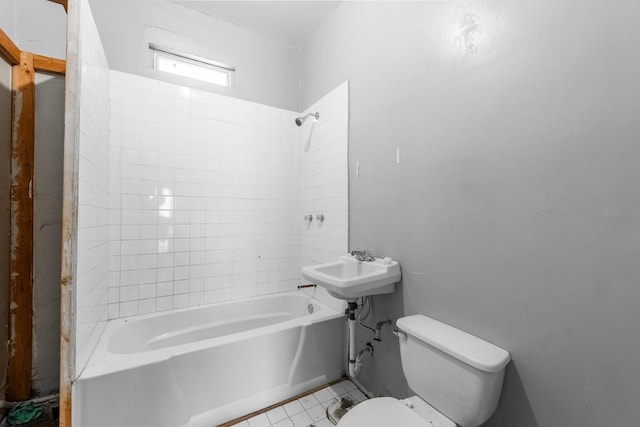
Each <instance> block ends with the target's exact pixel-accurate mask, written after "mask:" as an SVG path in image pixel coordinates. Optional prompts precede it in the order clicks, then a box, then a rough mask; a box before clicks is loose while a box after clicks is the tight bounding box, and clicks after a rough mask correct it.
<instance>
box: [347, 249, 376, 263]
mask: <svg viewBox="0 0 640 427" xmlns="http://www.w3.org/2000/svg"><path fill="white" fill-rule="evenodd" d="M351 256H353V257H355V259H357V260H358V261H359V262H362V261H366V262H372V261H375V259H376V258H375V257H374V256H373V251H372V250H371V249H354V250H352V251H351Z"/></svg>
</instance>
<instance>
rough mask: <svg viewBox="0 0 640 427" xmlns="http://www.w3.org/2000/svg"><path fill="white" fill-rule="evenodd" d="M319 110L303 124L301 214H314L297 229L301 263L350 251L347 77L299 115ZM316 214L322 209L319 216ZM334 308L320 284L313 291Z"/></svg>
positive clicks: (340, 303)
mask: <svg viewBox="0 0 640 427" xmlns="http://www.w3.org/2000/svg"><path fill="white" fill-rule="evenodd" d="M316 112H319V113H320V119H319V120H318V121H313V119H311V118H310V119H308V120H307V121H306V122H305V123H304V125H303V126H302V128H301V134H300V147H301V149H302V153H301V156H300V166H301V170H300V183H301V188H302V191H301V192H300V205H299V209H300V211H301V213H300V218H304V216H305V215H312V218H313V219H312V221H311V222H305V223H304V225H303V231H302V233H301V234H300V255H301V259H300V262H301V267H304V266H306V265H311V264H318V263H323V262H327V261H332V260H335V259H336V258H337V257H338V256H340V255H343V254H345V253H347V252H348V237H349V233H348V232H349V228H348V226H349V215H348V213H349V198H348V194H349V191H348V190H349V174H348V162H347V159H348V139H349V82H348V81H346V82H344V83H342V84H341V85H340V86H338V87H337V88H336V89H334V90H333V91H331V92H330V93H329V94H327V95H325V96H324V97H323V98H322V99H320V100H319V101H318V102H316V103H315V104H313V105H312V106H311V107H309V108H308V109H307V110H306V111H304V113H302V114H303V115H306V114H308V113H313V114H315V113H316ZM318 215H323V217H324V220H323V221H320V220H319V219H318ZM313 293H314V296H315V297H316V298H318V299H319V300H321V301H323V302H325V303H327V304H329V305H330V306H333V307H334V308H336V309H340V308H341V307H342V302H338V301H337V300H335V298H333V297H331V296H329V295H328V294H327V293H326V292H325V291H324V289H321V288H318V289H315V290H314V291H313Z"/></svg>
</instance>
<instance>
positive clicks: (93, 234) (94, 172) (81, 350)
mask: <svg viewBox="0 0 640 427" xmlns="http://www.w3.org/2000/svg"><path fill="white" fill-rule="evenodd" d="M79 7H80V34H79V40H80V43H81V46H80V52H79V54H78V60H79V61H80V66H81V71H80V89H79V90H80V94H79V97H78V99H81V103H80V117H79V141H78V144H79V148H78V150H79V153H78V237H77V239H78V240H77V276H76V283H77V285H76V290H75V292H76V374H79V373H80V372H81V371H82V369H83V367H84V366H85V364H86V362H87V360H88V359H89V356H90V355H91V352H92V351H93V349H94V347H95V345H96V343H97V342H98V340H99V339H100V336H101V335H102V331H103V330H104V327H105V325H106V322H107V320H108V313H107V290H108V274H109V268H108V265H109V161H110V159H109V115H110V114H109V68H108V65H107V59H106V57H105V54H104V51H103V49H102V44H101V43H100V37H99V36H98V30H97V29H96V26H95V23H94V21H93V17H92V15H91V10H90V8H89V3H88V2H87V1H84V0H83V1H82V2H79Z"/></svg>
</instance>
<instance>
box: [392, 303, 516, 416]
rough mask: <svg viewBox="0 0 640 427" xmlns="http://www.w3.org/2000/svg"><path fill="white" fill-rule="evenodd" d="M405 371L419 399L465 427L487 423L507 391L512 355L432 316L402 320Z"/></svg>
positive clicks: (400, 335)
mask: <svg viewBox="0 0 640 427" xmlns="http://www.w3.org/2000/svg"><path fill="white" fill-rule="evenodd" d="M396 325H397V326H398V329H399V330H400V331H402V332H404V333H405V334H406V335H405V334H402V333H400V334H398V336H399V337H400V356H401V359H402V370H403V371H404V375H405V377H406V378H407V382H408V384H409V387H410V388H411V390H413V392H415V393H416V394H417V395H418V396H419V397H421V398H422V399H423V400H425V401H426V402H427V403H429V404H430V405H431V406H433V407H434V408H436V409H437V410H438V411H440V412H441V413H442V414H444V415H445V416H447V418H449V419H451V420H452V421H454V422H455V423H456V424H458V425H460V426H462V427H475V426H480V425H482V424H483V423H484V422H485V421H487V420H488V419H489V417H491V415H493V413H494V412H495V410H496V407H497V406H498V400H499V399H500V393H501V391H502V380H503V378H504V369H505V366H506V365H507V363H509V360H511V358H510V356H509V353H508V352H507V351H506V350H504V349H502V348H500V347H497V346H495V345H493V344H491V343H489V342H487V341H484V340H483V339H481V338H478V337H476V336H474V335H471V334H469V333H467V332H464V331H461V330H459V329H456V328H454V327H452V326H449V325H447V324H444V323H442V322H439V321H437V320H435V319H431V318H430V317H426V316H422V315H413V316H407V317H402V318H400V319H398V321H397V322H396Z"/></svg>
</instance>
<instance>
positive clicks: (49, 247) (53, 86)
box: [32, 73, 64, 394]
mask: <svg viewBox="0 0 640 427" xmlns="http://www.w3.org/2000/svg"><path fill="white" fill-rule="evenodd" d="M63 142H64V76H50V75H45V74H40V73H37V74H36V144H35V183H34V189H35V191H34V200H33V203H34V218H33V220H34V224H33V227H34V230H33V233H34V254H35V257H34V258H35V259H34V266H33V267H34V268H33V274H34V277H33V287H34V291H33V304H34V316H33V321H34V330H33V332H34V336H33V357H34V359H33V362H34V363H33V367H34V369H33V373H32V376H33V377H32V381H33V383H32V388H33V389H34V390H36V391H37V392H38V393H39V394H47V393H49V392H52V391H55V390H57V389H58V383H59V364H60V357H59V354H60V333H59V331H60V286H59V283H60V249H61V246H62V242H61V238H62V229H61V223H62V156H63V154H64V149H63Z"/></svg>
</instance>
